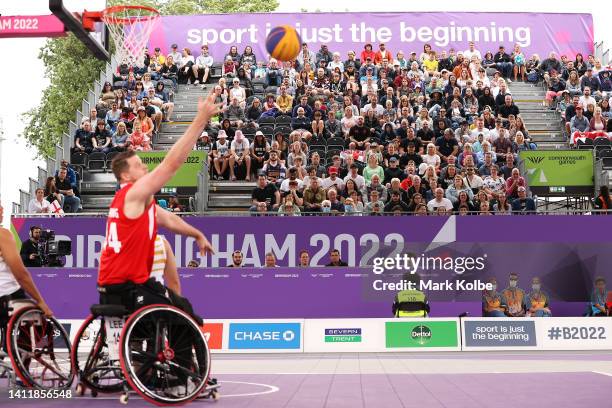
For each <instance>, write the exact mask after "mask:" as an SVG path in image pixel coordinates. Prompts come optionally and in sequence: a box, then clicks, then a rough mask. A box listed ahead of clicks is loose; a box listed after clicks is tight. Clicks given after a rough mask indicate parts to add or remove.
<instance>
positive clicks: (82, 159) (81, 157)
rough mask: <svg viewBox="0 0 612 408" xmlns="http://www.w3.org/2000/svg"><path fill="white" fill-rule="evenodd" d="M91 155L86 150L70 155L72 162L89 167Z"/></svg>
mask: <svg viewBox="0 0 612 408" xmlns="http://www.w3.org/2000/svg"><path fill="white" fill-rule="evenodd" d="M88 158H89V156H88V155H87V153H85V152H74V153H72V154H71V155H70V164H73V165H75V166H84V167H87V165H88V164H87V163H88Z"/></svg>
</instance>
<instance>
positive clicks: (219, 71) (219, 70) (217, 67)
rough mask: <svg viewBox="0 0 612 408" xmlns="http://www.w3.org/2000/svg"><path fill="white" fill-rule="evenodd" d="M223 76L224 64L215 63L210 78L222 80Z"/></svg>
mask: <svg viewBox="0 0 612 408" xmlns="http://www.w3.org/2000/svg"><path fill="white" fill-rule="evenodd" d="M222 75H223V63H221V62H214V63H213V64H212V67H211V70H210V76H211V77H213V78H221V76H222Z"/></svg>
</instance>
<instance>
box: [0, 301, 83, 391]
mask: <svg viewBox="0 0 612 408" xmlns="http://www.w3.org/2000/svg"><path fill="white" fill-rule="evenodd" d="M6 333H7V351H8V355H9V358H10V360H11V363H12V364H13V369H14V370H15V374H16V375H17V376H18V377H19V378H20V379H21V381H23V383H24V384H25V385H26V386H28V387H34V388H38V389H68V388H70V386H71V385H72V381H73V380H74V371H73V370H72V365H71V364H70V349H71V347H70V338H69V337H68V334H67V333H66V330H64V327H63V326H62V325H61V324H60V323H59V322H58V321H57V320H55V318H53V317H51V318H46V317H45V316H44V315H43V313H42V311H41V310H40V309H38V308H37V307H35V306H28V307H25V308H22V309H19V310H18V311H17V312H16V313H15V314H14V315H13V316H12V317H11V320H10V321H9V323H8V326H7V331H6Z"/></svg>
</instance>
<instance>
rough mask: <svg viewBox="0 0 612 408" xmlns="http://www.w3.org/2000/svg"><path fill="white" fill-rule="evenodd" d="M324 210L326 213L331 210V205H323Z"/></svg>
mask: <svg viewBox="0 0 612 408" xmlns="http://www.w3.org/2000/svg"><path fill="white" fill-rule="evenodd" d="M322 211H323V212H325V213H328V212H331V207H323V210H322Z"/></svg>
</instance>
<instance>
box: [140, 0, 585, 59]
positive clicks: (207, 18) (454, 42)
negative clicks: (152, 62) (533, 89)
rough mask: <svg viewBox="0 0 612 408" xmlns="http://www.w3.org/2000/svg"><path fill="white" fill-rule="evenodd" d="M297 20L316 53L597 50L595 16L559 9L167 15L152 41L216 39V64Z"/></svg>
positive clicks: (261, 49)
mask: <svg viewBox="0 0 612 408" xmlns="http://www.w3.org/2000/svg"><path fill="white" fill-rule="evenodd" d="M283 24H293V25H294V26H295V28H296V29H297V31H298V32H299V33H300V35H301V37H302V40H303V41H305V42H306V43H308V44H309V48H310V50H312V51H314V52H317V51H318V50H319V48H320V45H321V44H327V45H328V46H329V49H330V51H332V52H333V51H338V52H340V53H341V56H342V59H343V60H344V59H345V58H346V53H347V51H349V50H354V51H356V52H357V56H358V57H359V55H360V53H361V51H362V50H363V45H364V44H366V43H372V44H373V45H374V51H377V50H378V46H377V45H378V44H379V43H381V42H382V43H385V44H386V45H387V50H389V51H391V52H392V54H393V55H394V56H395V55H396V53H397V52H398V51H403V52H404V54H405V57H406V58H408V57H409V54H410V52H411V51H415V52H417V54H418V55H420V54H421V52H422V50H423V45H424V44H431V45H432V48H433V49H434V50H436V51H439V50H449V49H450V48H455V50H457V51H463V50H466V49H467V48H468V42H469V41H474V42H476V43H477V49H478V50H480V52H481V54H482V55H483V56H484V54H485V52H486V51H492V52H493V53H495V52H496V51H497V49H498V47H499V45H500V44H503V45H505V47H506V50H507V51H508V52H511V51H512V48H513V46H514V44H519V45H520V46H521V48H522V50H523V52H524V53H525V54H526V55H527V57H530V56H531V55H532V54H534V53H537V54H539V55H540V57H541V58H542V59H544V58H546V57H547V56H548V54H549V53H550V52H551V51H555V52H557V53H558V54H565V55H567V56H568V57H569V58H573V57H574V55H575V54H576V53H578V52H580V53H583V54H588V53H592V52H593V38H594V35H593V19H592V16H591V15H590V14H558V13H450V12H449V13H350V12H347V13H249V14H210V15H188V16H164V17H162V20H161V23H160V27H158V28H157V29H156V30H155V31H154V33H153V35H152V36H151V39H150V46H151V47H161V49H162V51H163V52H164V53H168V52H169V51H170V50H169V48H170V45H171V44H173V43H176V44H178V46H179V48H183V47H187V48H190V49H191V50H192V52H193V53H194V55H195V56H198V55H199V54H200V46H201V45H202V44H209V47H210V52H211V55H212V56H213V58H214V59H215V61H217V62H221V61H222V59H223V57H224V56H225V54H227V52H228V51H229V48H230V46H232V45H236V46H237V47H238V50H239V52H240V53H242V52H243V50H244V48H245V47H246V46H247V45H250V46H252V47H253V50H254V52H255V54H256V55H257V58H258V59H261V58H265V59H267V58H268V53H267V52H266V49H265V38H266V35H267V33H268V32H269V31H270V29H272V28H273V27H276V26H279V25H283Z"/></svg>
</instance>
